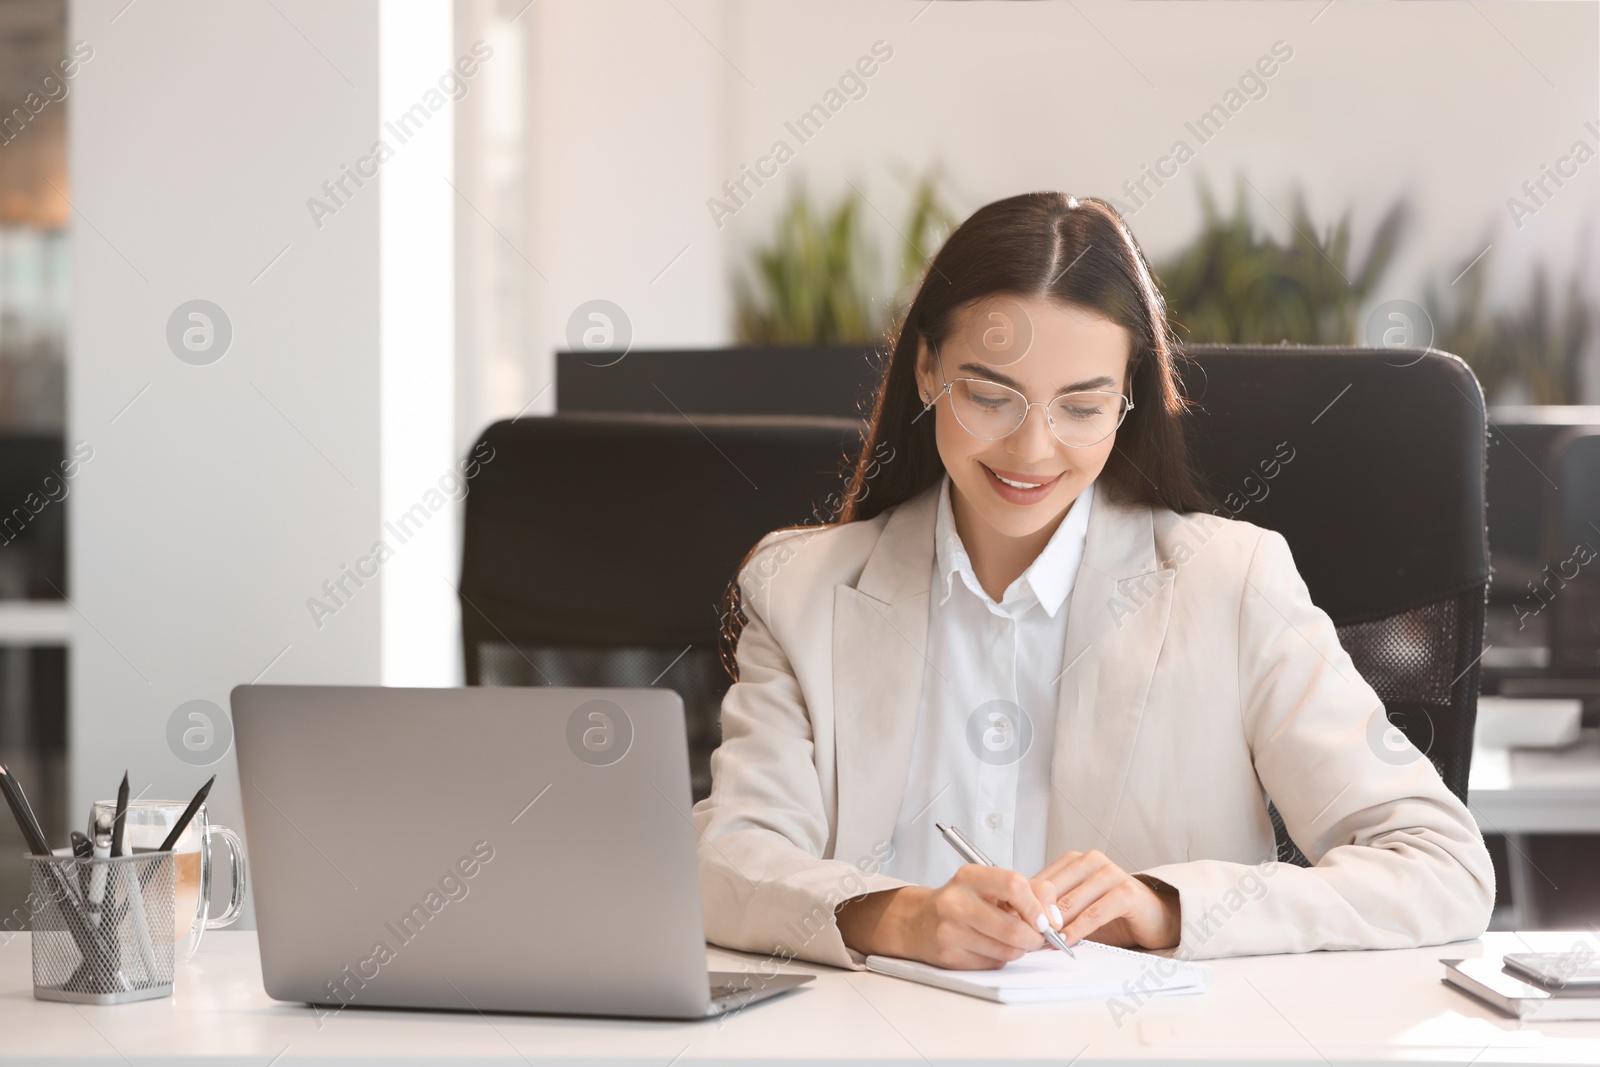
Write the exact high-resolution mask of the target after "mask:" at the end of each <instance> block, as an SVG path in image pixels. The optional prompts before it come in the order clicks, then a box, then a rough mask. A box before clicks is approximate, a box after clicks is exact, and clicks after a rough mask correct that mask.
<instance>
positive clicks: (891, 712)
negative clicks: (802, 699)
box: [833, 485, 939, 863]
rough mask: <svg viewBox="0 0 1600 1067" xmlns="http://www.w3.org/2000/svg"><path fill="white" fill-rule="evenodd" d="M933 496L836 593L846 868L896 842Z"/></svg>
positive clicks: (924, 638)
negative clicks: (852, 582)
mask: <svg viewBox="0 0 1600 1067" xmlns="http://www.w3.org/2000/svg"><path fill="white" fill-rule="evenodd" d="M938 502H939V487H938V485H935V486H934V487H933V488H932V489H930V490H927V491H924V492H923V493H922V494H920V495H918V496H916V497H913V498H912V499H910V500H908V501H906V502H905V503H904V504H902V505H901V506H900V507H898V508H896V509H895V511H894V513H893V514H892V515H890V516H889V518H888V520H887V522H886V523H885V524H884V528H883V532H882V533H881V534H880V535H879V536H878V542H877V544H876V545H875V546H874V547H873V550H872V555H871V556H869V557H868V559H867V563H866V566H865V568H864V569H863V570H862V572H861V577H860V579H859V580H858V581H857V582H856V584H855V585H854V586H850V585H845V584H840V585H838V586H835V587H834V599H833V677H834V691H833V707H834V738H835V744H836V747H835V750H834V761H835V766H836V768H837V771H838V788H839V796H838V805H839V806H838V808H837V811H838V835H837V838H836V840H835V842H834V851H833V855H834V857H835V858H837V859H842V860H846V861H848V862H851V863H855V862H857V861H858V860H859V859H861V858H862V857H864V856H870V855H872V854H873V846H874V845H876V844H877V843H878V842H880V841H883V842H887V841H889V840H890V838H891V836H892V835H893V833H894V826H895V821H896V819H897V818H898V816H899V814H900V802H901V800H902V798H903V796H904V794H905V786H906V776H907V774H908V771H909V768H910V764H911V747H912V742H913V741H914V740H915V738H916V729H917V709H918V707H919V704H920V698H921V695H922V679H923V670H924V667H925V664H926V660H925V658H924V654H925V652H926V649H927V642H928V596H929V590H930V588H931V586H932V582H933V560H934V546H933V526H934V516H935V512H936V510H937V507H938Z"/></svg>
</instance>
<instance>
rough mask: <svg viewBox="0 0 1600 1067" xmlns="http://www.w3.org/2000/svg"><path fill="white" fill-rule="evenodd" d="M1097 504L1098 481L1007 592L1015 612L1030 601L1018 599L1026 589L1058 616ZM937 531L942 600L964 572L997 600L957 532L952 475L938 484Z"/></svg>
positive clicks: (976, 589)
mask: <svg viewBox="0 0 1600 1067" xmlns="http://www.w3.org/2000/svg"><path fill="white" fill-rule="evenodd" d="M1093 504H1094V484H1093V483H1090V484H1089V485H1088V486H1086V487H1085V488H1084V490H1083V492H1082V493H1080V494H1079V495H1078V499H1077V500H1075V501H1073V503H1072V507H1071V508H1069V509H1068V511H1067V515H1066V518H1064V519H1062V520H1061V525H1060V526H1057V527H1056V532H1055V533H1054V534H1052V535H1051V536H1050V540H1049V542H1048V543H1047V544H1046V545H1045V546H1044V549H1043V551H1041V552H1040V553H1039V555H1038V556H1037V557H1035V558H1034V561H1033V562H1032V563H1030V564H1029V565H1028V569H1027V570H1025V571H1023V572H1022V574H1021V575H1020V576H1019V577H1018V578H1017V580H1016V581H1014V582H1012V583H1011V586H1010V587H1009V588H1008V589H1007V590H1006V591H1005V595H1004V596H1003V597H1001V605H1011V607H1012V608H1013V609H1014V610H1013V611H1012V613H1013V614H1015V613H1017V612H1018V611H1020V610H1021V609H1024V608H1025V607H1026V605H1025V604H1022V603H1019V598H1020V597H1021V596H1022V594H1023V592H1024V591H1025V590H1026V591H1027V592H1030V593H1031V594H1032V595H1033V599H1035V600H1036V601H1038V603H1039V606H1040V607H1042V608H1044V610H1045V612H1046V613H1047V614H1048V615H1049V616H1050V617H1051V618H1054V617H1055V616H1056V613H1057V612H1059V611H1060V610H1061V605H1062V604H1064V603H1066V601H1067V597H1069V596H1071V595H1072V587H1073V585H1075V584H1076V582H1077V580H1078V565H1079V564H1080V563H1082V562H1083V546H1084V541H1085V539H1086V538H1087V537H1088V534H1089V509H1090V508H1091V507H1092V506H1093ZM933 536H934V546H935V559H936V561H937V566H938V568H939V570H938V573H939V578H940V585H941V586H942V588H943V590H944V592H943V595H941V596H940V598H939V603H940V604H943V603H945V602H946V601H948V600H949V599H950V593H951V591H952V590H953V589H954V588H955V586H954V582H955V578H956V576H957V575H960V576H961V581H962V584H963V585H965V586H966V587H967V588H968V589H970V590H972V592H973V593H974V594H975V595H976V596H977V597H978V598H979V599H980V600H982V601H983V602H984V603H986V604H989V605H994V601H993V600H991V599H990V598H989V594H987V593H985V592H984V591H983V586H981V585H979V584H978V577H977V574H976V573H975V572H974V571H973V569H972V558H971V557H970V556H968V555H967V550H966V546H964V545H963V544H962V543H961V535H960V534H958V533H957V532H956V520H955V512H954V511H953V510H952V509H951V506H950V476H949V475H948V474H946V475H945V477H944V482H943V484H942V485H940V487H939V510H938V512H937V516H936V518H935V519H934V526H933Z"/></svg>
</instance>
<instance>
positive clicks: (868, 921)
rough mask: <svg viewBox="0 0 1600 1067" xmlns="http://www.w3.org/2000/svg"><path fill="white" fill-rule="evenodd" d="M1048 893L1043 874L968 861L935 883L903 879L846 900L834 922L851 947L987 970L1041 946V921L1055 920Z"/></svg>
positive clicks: (1055, 925)
mask: <svg viewBox="0 0 1600 1067" xmlns="http://www.w3.org/2000/svg"><path fill="white" fill-rule="evenodd" d="M877 897H881V898H884V899H882V900H881V901H879V900H874V898H877ZM1055 899H1056V891H1055V887H1054V886H1053V885H1051V883H1050V882H1049V881H1048V880H1046V879H1043V878H1037V879H1034V880H1032V881H1029V880H1028V879H1027V878H1024V877H1023V876H1022V875H1020V874H1018V873H1017V872H1016V871H1008V870H1005V869H1004V868H1001V867H982V866H978V865H976V864H968V865H966V866H964V867H962V868H960V869H959V870H957V871H956V873H955V875H954V876H953V877H952V878H951V879H950V880H949V881H948V882H946V883H945V884H944V885H942V886H940V887H939V888H937V889H929V888H927V887H926V886H903V887H901V888H899V889H891V890H888V891H886V892H883V893H873V894H870V895H868V896H866V897H861V898H858V899H856V900H854V901H850V902H849V903H847V904H846V905H844V906H842V907H840V908H839V910H838V922H839V930H840V933H841V934H843V936H844V940H845V944H847V945H849V946H850V947H851V948H853V949H855V950H856V951H857V952H864V953H867V954H869V955H881V956H898V957H900V958H901V959H913V960H921V961H922V962H924V963H931V964H933V965H934V966H935V967H945V968H949V969H951V970H994V969H996V968H998V967H1003V966H1005V965H1006V964H1007V963H1009V962H1010V961H1012V960H1014V959H1018V958H1019V957H1021V956H1022V955H1023V954H1024V953H1027V952H1032V951H1033V950H1035V949H1037V948H1041V947H1043V945H1044V943H1045V942H1044V935H1043V933H1042V932H1041V928H1040V926H1039V923H1040V922H1041V921H1042V922H1043V923H1045V924H1047V925H1049V927H1050V929H1052V930H1059V929H1060V928H1061V912H1060V910H1059V909H1057V908H1056V907H1055V904H1054V902H1055ZM1046 902H1049V903H1046ZM1019 916H1027V917H1028V919H1027V921H1024V920H1023V919H1022V918H1019Z"/></svg>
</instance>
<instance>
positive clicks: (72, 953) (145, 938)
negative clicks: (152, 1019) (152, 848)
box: [28, 852, 177, 1004]
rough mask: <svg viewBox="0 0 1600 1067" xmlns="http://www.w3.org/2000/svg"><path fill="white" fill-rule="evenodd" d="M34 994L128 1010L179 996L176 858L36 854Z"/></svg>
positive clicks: (156, 854)
mask: <svg viewBox="0 0 1600 1067" xmlns="http://www.w3.org/2000/svg"><path fill="white" fill-rule="evenodd" d="M28 858H29V860H31V861H32V863H33V872H32V874H33V877H32V888H33V893H34V899H35V901H37V902H38V904H39V907H38V910H37V911H36V912H35V913H34V918H33V995H34V996H35V997H36V998H37V999H39V1000H65V1001H71V1002H73V1003H76V1004H123V1003H126V1002H128V1001H130V1000H148V999H150V998H152V997H164V996H166V995H168V994H169V993H171V992H172V976H173V963H174V955H173V935H174V932H175V931H174V922H173V917H174V913H175V911H176V906H177V902H176V895H175V892H174V886H173V858H172V853H171V852H141V853H139V854H137V855H132V856H118V857H116V858H115V859H110V858H105V859H77V858H74V857H70V856H29V857H28Z"/></svg>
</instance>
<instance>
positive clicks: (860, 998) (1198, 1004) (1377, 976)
mask: <svg viewBox="0 0 1600 1067" xmlns="http://www.w3.org/2000/svg"><path fill="white" fill-rule="evenodd" d="M1580 936H1591V935H1587V934H1584V933H1582V932H1576V933H1574V932H1544V933H1520V934H1510V933H1505V934H1488V935H1486V936H1485V937H1484V938H1483V939H1482V940H1481V941H1466V942H1459V943H1457V944H1455V945H1436V946H1433V947H1430V948H1420V949H1399V950H1394V951H1387V952H1313V953H1305V954H1302V955H1289V956H1246V957H1239V958H1234V959H1224V960H1212V961H1209V962H1210V965H1211V966H1212V967H1213V969H1214V970H1215V972H1216V976H1217V982H1216V985H1215V986H1213V988H1212V989H1211V990H1209V991H1208V992H1206V993H1204V994H1201V995H1197V996H1183V997H1171V998H1165V999H1161V998H1158V999H1154V1000H1150V1001H1148V1002H1146V1003H1145V1004H1143V1005H1142V1006H1139V1007H1137V1008H1136V1009H1135V1010H1133V1011H1131V1013H1128V1014H1125V1015H1123V1016H1121V1017H1117V1016H1114V1015H1113V1014H1112V1011H1111V1010H1110V1006H1109V1005H1108V1004H1106V1003H1105V1002H1102V1001H1096V1002H1093V1003H1081V1004H1040V1005H1008V1006H1002V1005H998V1004H993V1003H990V1002H989V1001H985V1000H979V999H977V998H975V997H968V996H963V995H962V994H959V993H949V992H946V991H944V990H940V989H933V988H930V987H928V986H922V985H917V984H916V983H913V982H903V981H900V980H899V979H895V978H889V977H886V976H884V975H877V974H869V973H864V972H855V971H839V970H834V969H832V968H828V967H809V966H796V965H790V969H794V970H801V971H809V972H813V973H815V974H816V975H817V979H816V981H814V982H812V983H809V984H808V985H806V986H805V987H804V988H802V989H800V990H798V991H796V992H794V993H791V994H788V995H786V996H783V997H780V998H778V999H776V1000H771V1001H767V1002H764V1003H761V1004H757V1005H752V1006H751V1007H750V1008H748V1009H747V1010H745V1011H742V1012H739V1013H736V1014H733V1015H730V1016H727V1017H724V1018H723V1019H721V1020H707V1021H705V1022H697V1023H684V1022H660V1021H648V1020H623V1019H578V1018H555V1017H540V1016H520V1015H494V1016H483V1015H479V1014H477V1013H475V1012H471V1011H464V1012H455V1013H446V1012H397V1011H367V1010H357V1009H354V1008H352V1009H349V1010H346V1011H342V1012H339V1013H338V1014H336V1015H332V1016H328V1017H324V1018H322V1019H321V1021H320V1025H319V1020H318V1015H317V1013H315V1012H313V1011H312V1010H311V1009H310V1008H308V1007H306V1006H304V1005H295V1004H282V1003H279V1002H277V1001H273V1000H270V999H268V997H267V995H266V993H265V991H264V990H263V989H262V987H261V971H260V957H259V954H258V952H257V948H256V939H255V935H254V934H252V933H248V932H234V931H226V930H225V931H221V932H218V933H213V934H208V935H207V936H206V942H205V949H204V951H203V952H202V954H201V956H199V957H198V958H197V959H196V960H195V961H193V962H192V963H190V964H188V965H184V966H181V967H180V968H179V972H178V984H177V989H176V991H175V992H174V994H173V996H172V997H171V998H170V999H164V1000H151V1001H144V1002H142V1003H138V1004H128V1005H121V1006H117V1007H107V1008H96V1007H74V1006H72V1005H67V1004H55V1003H47V1002H44V1001H36V1000H34V999H32V993H31V990H30V987H29V985H28V981H29V979H28V952H29V947H28V942H27V939H26V938H25V937H19V938H17V939H16V940H15V941H13V942H11V943H9V944H6V945H4V946H0V1034H4V1035H5V1051H4V1058H5V1059H6V1061H7V1062H13V1061H14V1062H26V1063H29V1064H52V1063H62V1064H66V1063H71V1064H75V1065H83V1067H87V1065H91V1064H106V1065H113V1064H114V1065H117V1067H126V1065H127V1064H143V1063H161V1064H175V1063H201V1062H204V1063H207V1064H216V1063H223V1062H227V1063H241V1064H242V1063H250V1064H258V1065H259V1064H268V1063H271V1064H279V1063H281V1064H285V1065H287V1064H291V1063H293V1064H307V1063H317V1064H328V1063H341V1062H346V1061H356V1060H359V1061H361V1062H364V1063H376V1062H384V1063H401V1062H403V1063H417V1064H422V1063H426V1064H429V1065H430V1067H432V1065H440V1064H468V1063H470V1064H480V1063H504V1064H543V1063H562V1064H588V1063H593V1064H601V1063H618V1064H620V1063H627V1064H657V1065H660V1064H673V1065H674V1067H691V1065H693V1064H706V1063H716V1064H731V1063H749V1062H752V1061H755V1060H757V1059H762V1058H768V1057H773V1056H782V1057H783V1058H784V1059H785V1061H786V1062H789V1063H808V1064H822V1063H840V1064H844V1063H872V1064H901V1065H906V1067H927V1065H931V1064H936V1063H941V1064H942V1063H952V1064H954V1063H963V1064H970V1063H1040V1064H1044V1063H1048V1064H1052V1065H1053V1067H1061V1065H1062V1064H1066V1063H1071V1064H1073V1065H1074V1067H1093V1065H1095V1064H1156V1063H1169V1062H1173V1061H1174V1060H1178V1059H1183V1060H1195V1061H1204V1062H1207V1063H1238V1062H1244V1061H1248V1062H1250V1063H1252V1064H1256V1065H1262V1067H1264V1065H1271V1064H1297V1065H1298V1064H1314V1065H1317V1067H1326V1065H1329V1064H1351V1063H1387V1062H1404V1063H1407V1064H1412V1065H1423V1064H1438V1065H1444V1064H1450V1065H1452V1067H1460V1065H1461V1064H1465V1063H1497V1062H1506V1061H1508V1060H1511V1059H1514V1060H1515V1061H1516V1062H1518V1063H1596V1062H1600V1022H1556V1023H1536V1022H1529V1023H1519V1022H1518V1021H1516V1020H1513V1019H1510V1018H1506V1017H1503V1016H1501V1015H1500V1014H1498V1013H1497V1012H1496V1011H1495V1010H1494V1009H1493V1008H1490V1007H1488V1006H1487V1005H1483V1004H1480V1003H1478V1002H1477V1001H1475V1000H1473V999H1472V998H1470V997H1468V996H1467V995H1466V994H1464V993H1460V992H1458V991H1456V990H1455V989H1454V988H1452V987H1450V986H1447V985H1445V984H1444V983H1443V982H1442V981H1440V975H1441V974H1443V972H1444V968H1443V966H1442V965H1441V964H1440V963H1439V960H1440V959H1444V958H1459V957H1474V956H1482V955H1494V954H1500V953H1504V952H1508V951H1516V950H1519V949H1523V948H1532V949H1534V950H1550V951H1557V950H1565V949H1570V948H1571V947H1572V945H1573V943H1574V942H1575V940H1576V939H1577V938H1578V937H1580ZM708 954H709V956H710V959H711V962H712V964H713V965H714V966H716V967H718V968H719V969H724V970H745V969H748V970H753V971H757V972H758V973H759V968H760V967H761V966H762V965H763V964H764V963H765V960H764V959H763V958H762V957H757V956H749V955H744V954H740V953H731V952H724V951H722V950H720V949H710V950H709V951H708Z"/></svg>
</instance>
